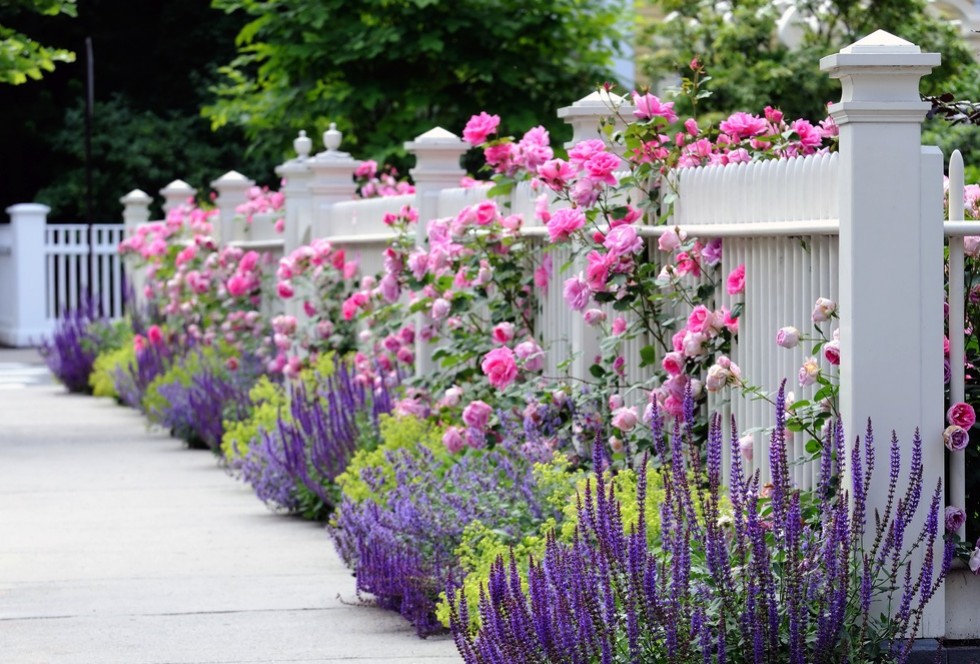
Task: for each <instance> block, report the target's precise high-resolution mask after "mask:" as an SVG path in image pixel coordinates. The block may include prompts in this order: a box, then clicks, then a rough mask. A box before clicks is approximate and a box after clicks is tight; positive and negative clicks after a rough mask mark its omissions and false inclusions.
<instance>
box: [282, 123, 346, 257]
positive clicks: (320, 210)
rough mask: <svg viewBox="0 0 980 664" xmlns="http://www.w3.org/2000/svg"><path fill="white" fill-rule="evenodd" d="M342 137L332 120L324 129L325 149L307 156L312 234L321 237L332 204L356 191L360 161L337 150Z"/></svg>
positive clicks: (324, 233)
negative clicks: (311, 176)
mask: <svg viewBox="0 0 980 664" xmlns="http://www.w3.org/2000/svg"><path fill="white" fill-rule="evenodd" d="M343 138H344V135H343V134H342V133H341V132H340V131H338V130H337V125H336V124H334V123H333V122H331V123H330V128H329V129H327V131H325V132H323V146H324V147H325V148H326V149H325V150H323V151H322V152H318V153H317V154H316V156H315V157H313V158H312V159H310V160H309V167H310V169H311V170H312V172H313V181H312V183H311V185H310V187H311V191H312V215H313V217H312V220H311V222H312V237H323V236H325V235H326V234H327V224H328V223H329V220H330V206H331V205H333V204H334V203H339V202H341V201H349V200H351V199H353V198H354V194H355V193H357V184H356V183H355V182H354V171H356V170H357V167H358V165H359V164H360V162H359V161H358V160H356V159H354V158H353V157H352V156H350V154H348V153H347V152H342V151H341V150H340V143H341V141H343ZM287 200H288V199H287ZM287 205H288V203H287ZM301 239H302V238H301Z"/></svg>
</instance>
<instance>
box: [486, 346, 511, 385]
mask: <svg viewBox="0 0 980 664" xmlns="http://www.w3.org/2000/svg"><path fill="white" fill-rule="evenodd" d="M480 368H482V369H483V373H484V374H486V376H487V379H488V380H489V381H490V384H491V385H493V386H494V387H496V388H498V389H503V388H505V387H507V386H508V385H510V384H511V383H512V382H514V379H515V378H517V363H516V362H515V361H514V351H512V350H511V349H510V348H507V347H506V346H503V347H501V348H494V349H493V350H492V351H490V352H489V353H487V354H486V355H484V356H483V362H482V363H481V364H480Z"/></svg>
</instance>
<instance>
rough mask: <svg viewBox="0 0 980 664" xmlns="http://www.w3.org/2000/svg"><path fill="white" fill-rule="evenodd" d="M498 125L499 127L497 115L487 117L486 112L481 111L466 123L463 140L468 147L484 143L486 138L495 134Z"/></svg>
mask: <svg viewBox="0 0 980 664" xmlns="http://www.w3.org/2000/svg"><path fill="white" fill-rule="evenodd" d="M498 125H500V116H499V115H487V112H486V111H481V112H480V114H479V115H474V116H473V117H471V118H470V121H469V122H467V123H466V128H465V129H463V140H464V141H466V142H467V143H469V144H470V145H480V144H482V143H486V142H487V137H488V136H490V134H495V133H496V132H497V126H498Z"/></svg>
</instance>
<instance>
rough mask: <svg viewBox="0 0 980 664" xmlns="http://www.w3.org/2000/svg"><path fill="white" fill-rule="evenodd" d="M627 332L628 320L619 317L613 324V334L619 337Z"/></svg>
mask: <svg viewBox="0 0 980 664" xmlns="http://www.w3.org/2000/svg"><path fill="white" fill-rule="evenodd" d="M625 331H626V319H625V318H623V317H622V316H617V317H616V318H615V320H613V323H612V333H613V334H615V335H616V336H617V337H618V336H619V335H621V334H622V333H623V332H625Z"/></svg>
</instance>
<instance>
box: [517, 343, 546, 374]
mask: <svg viewBox="0 0 980 664" xmlns="http://www.w3.org/2000/svg"><path fill="white" fill-rule="evenodd" d="M514 354H515V355H517V358H518V359H519V360H521V361H522V362H523V363H524V368H525V369H526V370H528V371H541V370H542V369H544V351H543V350H541V346H539V345H538V344H537V342H536V341H533V340H529V341H522V342H521V343H519V344H517V345H516V346H515V347H514Z"/></svg>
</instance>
